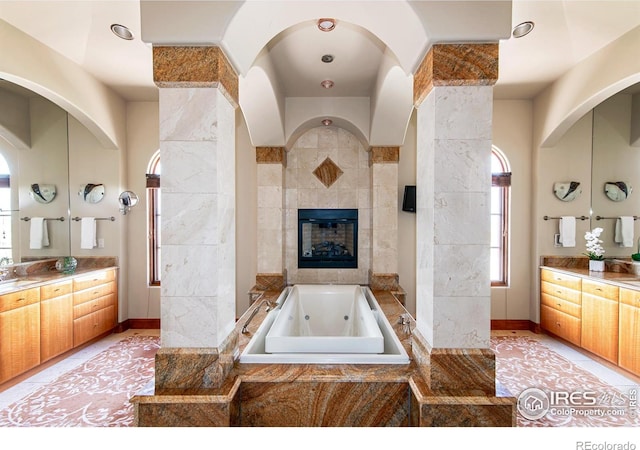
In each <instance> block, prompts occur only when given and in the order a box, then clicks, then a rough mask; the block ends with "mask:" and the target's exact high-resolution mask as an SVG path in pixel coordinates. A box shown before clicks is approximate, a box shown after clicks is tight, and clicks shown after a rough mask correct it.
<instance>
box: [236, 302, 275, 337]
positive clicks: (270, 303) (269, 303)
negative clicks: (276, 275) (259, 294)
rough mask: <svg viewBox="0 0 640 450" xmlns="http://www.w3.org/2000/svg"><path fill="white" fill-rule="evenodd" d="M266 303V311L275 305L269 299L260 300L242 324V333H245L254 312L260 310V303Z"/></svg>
mask: <svg viewBox="0 0 640 450" xmlns="http://www.w3.org/2000/svg"><path fill="white" fill-rule="evenodd" d="M265 303H266V304H267V309H266V310H265V311H266V312H269V311H271V309H272V308H273V307H274V306H275V304H274V303H272V302H271V300H267V299H265V300H262V303H260V305H259V306H258V307H257V308H256V309H254V310H253V312H252V313H251V315H250V316H249V318H248V319H247V321H246V322H245V323H244V325H243V326H242V330H241V331H242V334H247V333H248V331H247V327H248V326H249V324H250V323H251V321H252V320H253V318H254V317H255V315H256V314H258V311H259V310H260V308H262V305H264V304H265Z"/></svg>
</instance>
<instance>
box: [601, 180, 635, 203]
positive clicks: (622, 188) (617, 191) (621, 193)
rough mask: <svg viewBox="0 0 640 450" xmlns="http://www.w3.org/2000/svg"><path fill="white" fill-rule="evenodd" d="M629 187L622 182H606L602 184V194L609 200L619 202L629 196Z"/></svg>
mask: <svg viewBox="0 0 640 450" xmlns="http://www.w3.org/2000/svg"><path fill="white" fill-rule="evenodd" d="M631 191H632V188H631V185H630V184H629V183H627V182H624V181H607V182H606V183H605V184H604V193H605V195H606V196H607V198H608V199H609V200H612V201H614V202H621V201H624V200H626V199H627V197H629V196H630V195H631Z"/></svg>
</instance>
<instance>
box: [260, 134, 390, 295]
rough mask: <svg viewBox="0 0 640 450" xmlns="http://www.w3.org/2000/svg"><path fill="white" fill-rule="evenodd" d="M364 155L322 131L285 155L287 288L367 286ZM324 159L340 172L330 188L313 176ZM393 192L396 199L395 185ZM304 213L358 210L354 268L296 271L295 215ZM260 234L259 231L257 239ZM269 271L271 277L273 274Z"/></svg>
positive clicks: (355, 143) (344, 138) (352, 139)
mask: <svg viewBox="0 0 640 450" xmlns="http://www.w3.org/2000/svg"><path fill="white" fill-rule="evenodd" d="M367 150H368V149H366V148H365V147H364V146H363V145H362V143H361V142H360V141H359V140H358V138H357V137H356V136H354V135H353V134H352V133H350V132H349V131H347V130H344V129H342V128H338V127H334V126H327V127H318V128H313V129H311V130H309V131H307V132H306V133H304V134H302V135H301V136H300V137H299V138H298V139H297V140H296V142H295V143H294V144H293V146H292V147H291V148H290V149H289V151H288V152H287V166H286V169H285V177H284V185H283V189H284V199H283V202H282V203H281V205H280V206H281V207H283V208H284V252H285V254H284V268H285V269H286V272H287V283H288V284H307V283H338V284H367V283H368V271H369V269H370V268H371V258H372V255H373V252H372V247H371V242H372V241H371V240H372V213H373V211H372V178H371V177H372V175H371V172H372V169H371V167H370V165H369V157H370V155H369V152H368V151H367ZM327 158H329V159H330V160H331V161H332V162H333V163H334V164H335V165H336V166H337V167H338V168H339V169H340V171H342V174H341V175H340V176H339V177H338V178H336V179H335V180H332V181H333V182H332V183H328V184H329V186H326V185H325V184H324V183H323V181H322V180H321V179H319V178H318V177H317V176H316V175H315V174H314V173H313V172H314V171H315V170H316V169H317V168H318V167H319V166H320V165H321V164H322V163H323V161H325V160H326V159H327ZM321 176H322V175H321ZM328 180H331V179H330V178H329V179H328ZM325 181H327V180H325ZM395 188H396V196H397V185H396V187H395ZM274 195H276V194H274ZM274 200H275V199H274ZM305 208H311V209H357V210H358V268H356V269H300V268H298V209H305ZM394 215H397V211H396V212H394ZM261 232H262V231H261V230H260V228H259V229H258V236H260V233H261ZM276 239H277V237H276ZM265 257H267V258H270V256H269V255H265ZM277 257H278V255H276V256H273V257H272V258H274V259H275V258H277ZM259 271H261V270H259ZM272 271H273V272H276V270H275V268H274V269H273V270H272Z"/></svg>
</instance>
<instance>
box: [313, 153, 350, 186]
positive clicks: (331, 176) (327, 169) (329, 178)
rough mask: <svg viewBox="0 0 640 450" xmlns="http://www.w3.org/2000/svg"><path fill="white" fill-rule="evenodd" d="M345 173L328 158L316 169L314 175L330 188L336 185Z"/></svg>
mask: <svg viewBox="0 0 640 450" xmlns="http://www.w3.org/2000/svg"><path fill="white" fill-rule="evenodd" d="M343 173H344V172H343V171H342V170H341V169H340V167H338V166H337V165H336V163H334V162H333V161H332V160H331V158H329V157H327V159H325V160H324V161H322V163H321V164H320V165H319V166H318V167H316V168H315V170H314V171H313V174H314V175H315V176H316V178H318V180H320V182H321V183H322V184H324V185H325V186H326V187H330V186H331V185H332V184H333V183H335V182H336V181H337V180H338V178H340V176H341V175H342V174H343Z"/></svg>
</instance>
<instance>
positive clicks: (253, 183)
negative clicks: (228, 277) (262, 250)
mask: <svg viewBox="0 0 640 450" xmlns="http://www.w3.org/2000/svg"><path fill="white" fill-rule="evenodd" d="M257 180H258V164H257V163H256V149H255V147H253V146H252V145H251V140H250V138H249V130H248V129H247V124H246V122H245V121H244V117H243V116H242V113H241V112H240V110H239V109H238V110H237V111H236V315H237V317H240V316H241V315H242V313H244V312H245V311H246V310H247V308H248V307H249V295H248V292H249V290H250V289H251V288H252V287H253V286H254V285H255V282H256V270H257V266H258V263H257V256H256V250H257V248H258V238H257V234H258V182H257Z"/></svg>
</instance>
